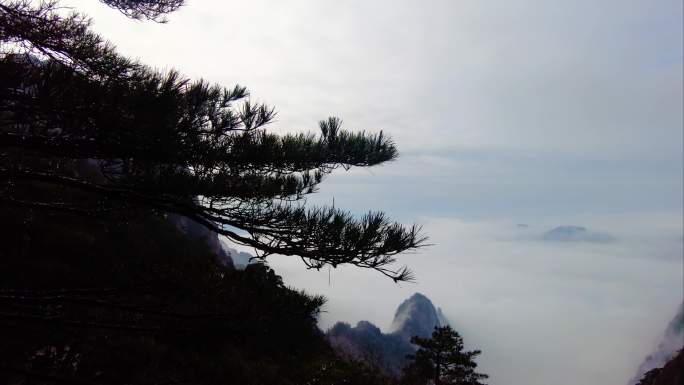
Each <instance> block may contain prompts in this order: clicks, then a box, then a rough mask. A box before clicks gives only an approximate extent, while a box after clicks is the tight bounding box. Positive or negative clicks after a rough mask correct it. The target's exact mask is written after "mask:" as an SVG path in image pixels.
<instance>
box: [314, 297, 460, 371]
mask: <svg viewBox="0 0 684 385" xmlns="http://www.w3.org/2000/svg"><path fill="white" fill-rule="evenodd" d="M445 324H447V322H446V319H445V318H444V316H443V315H442V312H441V310H439V309H436V308H435V306H434V305H433V304H432V301H430V299H429V298H427V297H426V296H425V295H423V294H420V293H415V294H414V295H412V296H411V297H410V298H408V299H407V300H405V301H404V302H402V303H401V305H399V307H398V308H397V311H396V312H395V315H394V320H393V321H392V326H391V332H390V333H383V332H382V331H381V330H380V328H378V327H377V326H375V325H373V324H372V323H370V322H368V321H360V322H358V323H357V324H356V326H355V327H352V326H351V325H349V324H347V323H343V322H338V323H337V324H335V325H334V326H333V327H332V328H330V329H329V330H328V332H327V333H326V336H327V337H328V340H329V341H330V343H331V345H332V346H333V347H334V348H335V349H336V350H337V351H339V352H341V353H343V354H345V355H348V356H350V357H352V358H354V359H357V360H361V361H364V362H368V363H369V364H371V365H372V366H375V367H376V368H378V369H380V370H382V371H383V372H385V373H387V374H390V375H393V376H398V375H399V374H400V373H401V369H402V368H403V367H404V365H405V363H406V355H407V354H411V353H413V352H414V351H415V346H413V345H412V344H411V343H410V342H409V341H410V339H411V337H413V336H420V337H424V338H425V337H429V336H430V335H431V333H432V331H433V329H434V328H435V327H436V326H444V325H445Z"/></svg>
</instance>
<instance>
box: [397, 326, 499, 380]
mask: <svg viewBox="0 0 684 385" xmlns="http://www.w3.org/2000/svg"><path fill="white" fill-rule="evenodd" d="M411 342H412V343H413V344H415V345H418V351H416V353H415V354H411V355H408V356H407V358H408V359H409V361H410V362H409V364H408V365H407V367H406V368H405V369H404V382H405V383H407V384H435V385H480V384H482V383H481V382H480V380H483V379H486V378H488V376H487V375H486V374H480V373H477V372H475V368H476V367H477V364H476V363H475V361H474V360H473V359H474V358H475V357H477V356H478V355H480V353H481V352H480V351H479V350H474V351H463V338H461V336H460V335H459V334H458V332H456V331H454V330H453V329H452V328H451V327H450V326H448V325H447V326H443V327H436V328H435V330H434V331H433V332H432V337H431V338H420V337H417V336H416V337H413V338H412V339H411Z"/></svg>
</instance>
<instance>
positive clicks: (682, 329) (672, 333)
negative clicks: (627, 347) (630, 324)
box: [629, 302, 684, 385]
mask: <svg viewBox="0 0 684 385" xmlns="http://www.w3.org/2000/svg"><path fill="white" fill-rule="evenodd" d="M683 347H684V302H682V304H681V305H679V310H678V311H677V315H675V317H674V318H673V319H672V321H670V323H669V324H668V326H667V329H665V333H664V334H663V338H662V339H661V341H660V343H659V344H658V347H657V348H656V350H655V351H654V352H653V353H651V354H649V355H648V356H647V357H646V358H645V359H644V361H643V362H642V363H641V365H639V369H637V374H636V375H635V376H634V378H632V380H631V381H630V382H629V384H630V385H634V384H637V383H639V381H640V379H642V378H643V377H644V374H645V373H647V372H649V371H651V370H652V369H656V368H661V367H663V366H665V365H666V364H667V363H668V361H670V360H671V359H672V358H673V357H674V356H675V355H676V354H677V352H678V351H679V350H681V349H682V348H683ZM680 356H681V354H680ZM679 360H680V361H681V360H682V359H681V357H680V358H679Z"/></svg>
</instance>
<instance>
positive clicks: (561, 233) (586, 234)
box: [542, 225, 615, 243]
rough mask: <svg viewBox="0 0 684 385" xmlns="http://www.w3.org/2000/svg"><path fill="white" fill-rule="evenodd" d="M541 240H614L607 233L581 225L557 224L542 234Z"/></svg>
mask: <svg viewBox="0 0 684 385" xmlns="http://www.w3.org/2000/svg"><path fill="white" fill-rule="evenodd" d="M542 240H544V241H550V242H595V243H608V242H613V241H615V237H613V236H612V235H609V234H604V233H597V232H594V231H589V230H587V228H586V227H583V226H569V225H565V226H558V227H556V228H554V229H551V230H549V231H547V232H546V233H544V235H542Z"/></svg>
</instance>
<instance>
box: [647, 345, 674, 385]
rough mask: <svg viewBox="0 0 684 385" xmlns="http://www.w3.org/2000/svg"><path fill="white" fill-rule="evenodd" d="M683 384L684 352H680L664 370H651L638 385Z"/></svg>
mask: <svg viewBox="0 0 684 385" xmlns="http://www.w3.org/2000/svg"><path fill="white" fill-rule="evenodd" d="M681 384H684V350H680V351H679V353H678V354H677V355H676V356H675V357H674V358H673V359H671V360H670V361H669V362H668V363H667V364H665V366H663V367H662V368H658V369H652V370H650V371H649V372H648V373H646V374H645V375H644V377H643V378H642V379H641V381H639V383H638V384H637V385H681Z"/></svg>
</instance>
